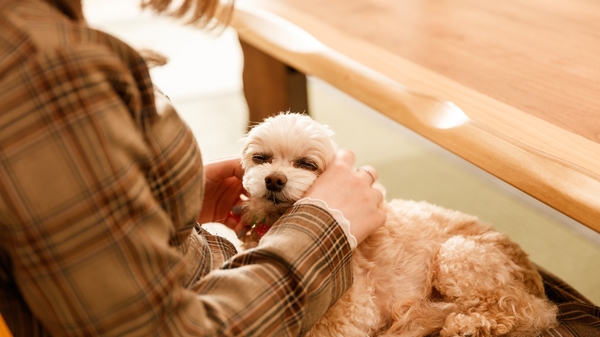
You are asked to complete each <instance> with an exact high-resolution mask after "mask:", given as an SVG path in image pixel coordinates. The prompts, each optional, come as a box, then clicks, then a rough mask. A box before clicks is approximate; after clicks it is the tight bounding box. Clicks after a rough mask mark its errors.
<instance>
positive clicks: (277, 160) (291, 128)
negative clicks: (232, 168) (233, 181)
mask: <svg viewBox="0 0 600 337" xmlns="http://www.w3.org/2000/svg"><path fill="white" fill-rule="evenodd" d="M332 135H333V132H332V131H331V130H330V129H329V128H328V127H327V126H325V125H322V124H319V123H317V122H316V121H314V120H313V119H311V118H310V117H308V116H306V115H302V114H295V113H282V114H279V115H277V116H274V117H270V118H267V119H266V120H265V121H264V122H263V123H261V124H258V125H257V126H255V127H254V128H253V129H252V130H251V131H250V132H249V133H248V135H247V136H246V137H245V138H244V139H243V140H242V141H243V146H242V154H241V158H242V167H243V168H244V170H245V175H244V179H243V185H244V188H245V189H246V191H248V193H249V195H250V198H252V199H254V200H255V201H257V199H259V200H261V202H264V203H265V204H271V205H276V206H277V208H283V207H289V206H291V205H292V204H293V203H294V202H295V201H297V200H299V199H300V198H302V196H303V195H304V192H306V190H307V189H308V188H309V187H310V185H312V183H313V181H314V180H315V179H316V178H317V176H319V174H321V173H322V172H323V171H324V170H325V168H326V167H327V164H328V163H329V162H330V161H331V160H332V159H333V157H334V154H335V146H334V144H333V142H332V140H331V136H332Z"/></svg>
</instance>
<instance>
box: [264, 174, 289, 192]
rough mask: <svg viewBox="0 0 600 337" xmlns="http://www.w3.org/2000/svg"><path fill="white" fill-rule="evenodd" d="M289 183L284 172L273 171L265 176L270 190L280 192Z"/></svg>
mask: <svg viewBox="0 0 600 337" xmlns="http://www.w3.org/2000/svg"><path fill="white" fill-rule="evenodd" d="M285 183H287V177H286V176H285V174H283V173H279V172H277V173H272V174H269V175H268V176H267V177H266V178H265V186H266V187H267V189H268V190H269V191H272V192H279V191H281V190H282V189H283V187H284V186H285Z"/></svg>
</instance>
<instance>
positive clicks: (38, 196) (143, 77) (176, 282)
mask: <svg viewBox="0 0 600 337" xmlns="http://www.w3.org/2000/svg"><path fill="white" fill-rule="evenodd" d="M202 194H203V183H202V161H201V156H200V152H199V150H198V147H197V145H196V142H195V140H194V138H193V136H192V133H191V132H190V130H189V129H188V128H187V126H186V125H185V124H184V123H183V122H182V121H181V119H180V118H179V116H178V115H177V114H176V112H175V111H174V110H173V108H172V107H171V105H170V104H169V101H168V99H166V98H165V97H164V96H162V95H161V94H160V93H156V92H155V91H154V89H153V86H152V83H151V81H150V78H149V75H148V71H147V68H146V66H145V64H144V62H143V60H142V58H141V57H140V56H139V54H138V53H136V52H135V51H134V50H132V49H131V48H130V47H128V46H127V45H126V44H124V43H123V42H121V41H119V40H118V39H115V38H114V37H111V36H109V35H107V34H104V33H102V32H98V31H96V30H93V29H90V28H89V27H87V26H86V25H85V24H83V23H78V22H75V21H73V20H70V19H69V18H68V17H66V16H65V15H64V14H63V13H61V12H60V11H59V10H58V9H57V8H54V7H52V6H51V5H49V4H48V3H47V2H44V1H42V0H14V1H13V0H0V313H1V314H2V316H3V317H4V319H5V320H6V321H7V324H8V326H9V328H10V329H11V331H12V333H13V334H14V335H16V336H21V335H24V336H34V335H47V334H53V335H71V336H88V335H102V336H110V335H118V336H123V335H128V336H129V335H132V336H134V335H143V336H152V335H155V336H173V335H197V336H202V335H206V336H230V335H248V336H249V335H255V336H270V335H277V336H295V335H299V334H302V333H303V332H305V331H306V330H307V329H309V328H310V327H311V326H312V325H313V324H314V323H315V322H316V320H318V319H319V317H320V316H321V315H322V314H323V313H324V312H325V311H326V310H327V309H328V308H329V307H330V306H331V305H332V304H333V303H334V301H335V300H337V299H338V298H339V297H340V296H341V295H342V293H343V292H344V291H345V290H347V289H348V287H349V286H350V284H351V280H352V275H351V269H350V266H349V262H350V256H351V250H350V246H349V245H348V242H347V239H346V237H345V235H344V233H343V231H342V230H341V229H340V228H339V226H338V225H337V224H336V223H335V220H333V218H332V217H331V216H330V215H329V214H328V213H327V212H325V211H324V210H322V209H320V208H317V207H314V206H306V205H305V206H298V207H295V208H293V209H292V210H290V211H289V212H288V213H287V214H286V215H285V216H284V217H283V218H282V220H281V221H280V222H279V223H278V224H277V225H276V226H275V227H274V228H273V229H272V230H271V231H270V234H268V235H267V236H265V237H264V238H263V240H262V243H261V246H260V247H259V248H258V249H255V250H252V251H249V252H245V253H243V254H239V255H236V256H234V257H232V256H233V254H234V249H233V247H232V246H231V244H229V243H228V242H226V241H224V240H221V239H219V238H216V237H212V236H210V235H209V234H208V233H206V232H203V231H202V230H198V231H196V230H194V226H195V219H196V217H197V215H198V213H199V210H200V205H201V203H202ZM209 272H210V273H209Z"/></svg>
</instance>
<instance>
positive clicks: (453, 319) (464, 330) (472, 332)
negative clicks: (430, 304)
mask: <svg viewBox="0 0 600 337" xmlns="http://www.w3.org/2000/svg"><path fill="white" fill-rule="evenodd" d="M491 327H492V325H491V323H490V322H489V321H488V320H487V319H486V318H485V317H484V316H483V315H481V314H478V313H476V312H473V313H470V314H456V313H452V314H450V315H449V316H448V317H447V318H446V323H445V324H444V327H443V328H442V331H440V336H441V337H488V336H492V335H491Z"/></svg>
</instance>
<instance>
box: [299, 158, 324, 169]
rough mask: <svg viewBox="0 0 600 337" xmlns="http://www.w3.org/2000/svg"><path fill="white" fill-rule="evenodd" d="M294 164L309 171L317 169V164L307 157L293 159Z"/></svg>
mask: <svg viewBox="0 0 600 337" xmlns="http://www.w3.org/2000/svg"><path fill="white" fill-rule="evenodd" d="M294 166H295V167H297V168H301V169H304V170H309V171H316V170H318V169H319V166H318V165H317V164H316V163H315V162H314V161H312V160H309V159H307V158H300V159H297V160H296V161H294Z"/></svg>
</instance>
